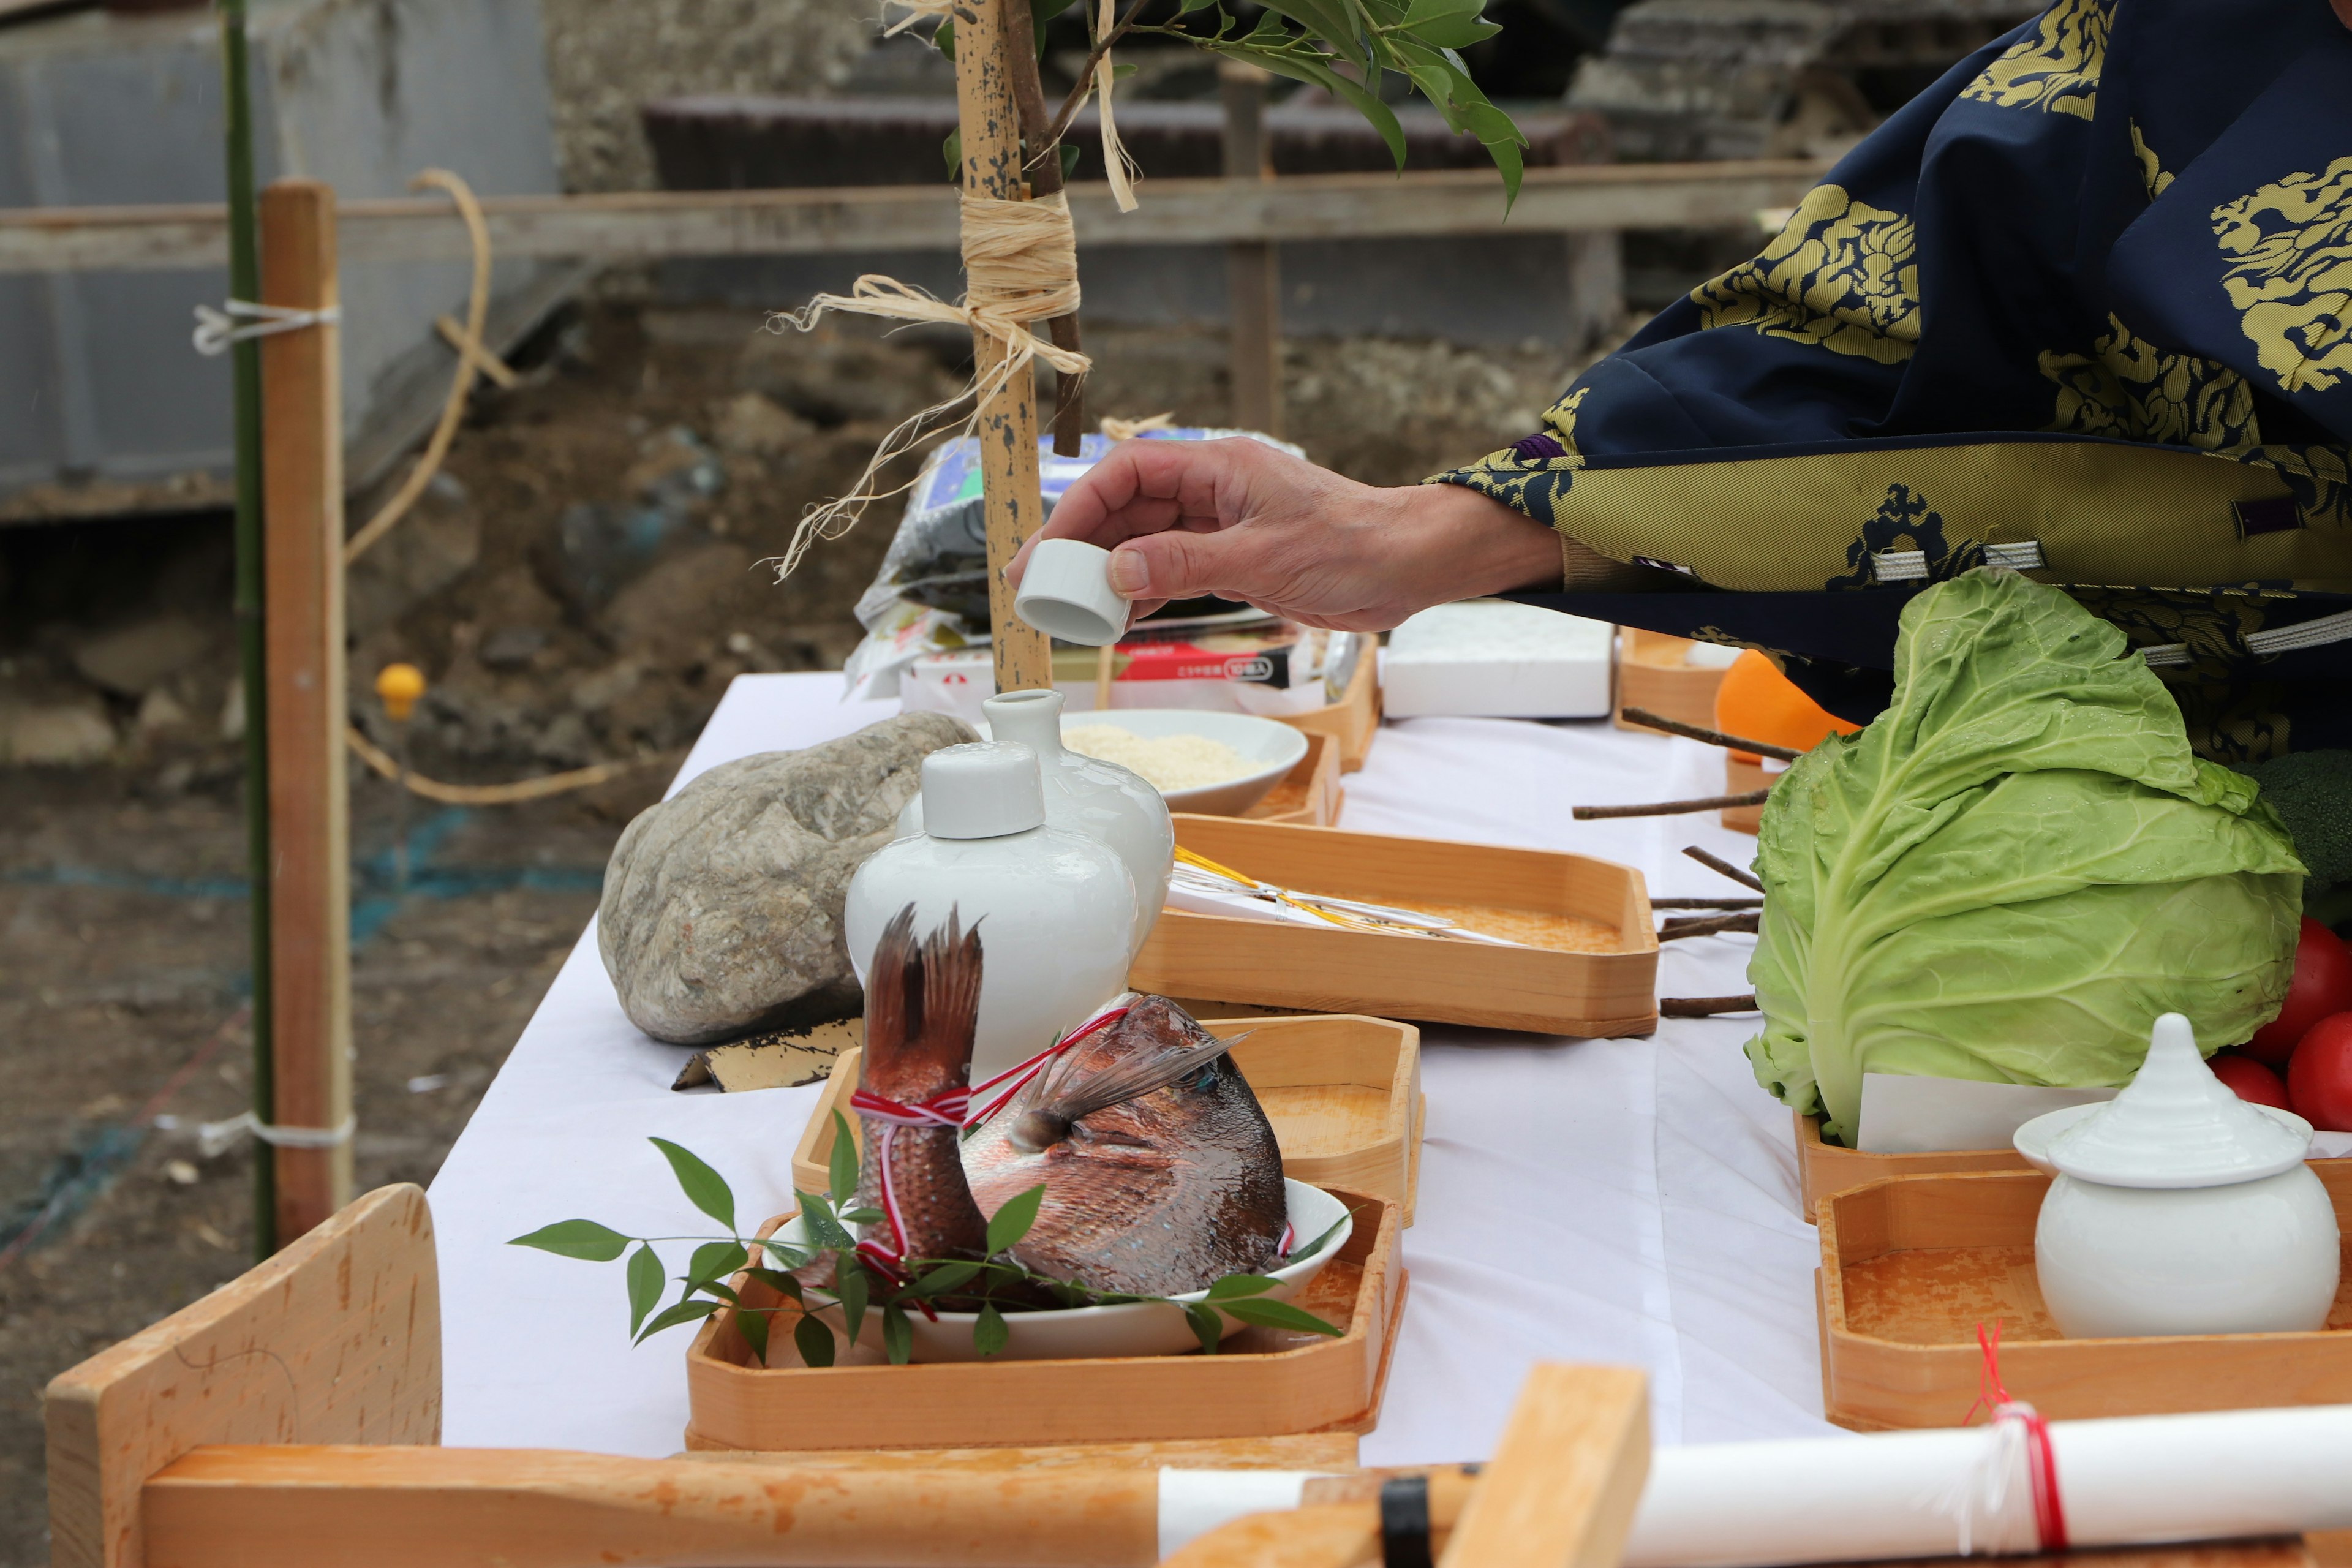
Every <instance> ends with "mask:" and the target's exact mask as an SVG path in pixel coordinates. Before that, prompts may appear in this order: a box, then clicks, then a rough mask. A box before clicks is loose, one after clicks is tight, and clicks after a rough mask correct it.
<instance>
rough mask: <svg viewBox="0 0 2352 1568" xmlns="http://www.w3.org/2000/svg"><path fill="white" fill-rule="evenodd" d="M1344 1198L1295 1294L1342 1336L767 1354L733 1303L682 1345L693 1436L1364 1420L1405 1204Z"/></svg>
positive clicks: (1181, 1427)
mask: <svg viewBox="0 0 2352 1568" xmlns="http://www.w3.org/2000/svg"><path fill="white" fill-rule="evenodd" d="M1334 1195H1336V1196H1337V1197H1339V1199H1340V1201H1342V1202H1343V1203H1345V1204H1347V1205H1348V1206H1349V1209H1350V1210H1352V1211H1353V1212H1354V1214H1355V1216H1356V1229H1355V1234H1354V1235H1352V1236H1350V1237H1349V1238H1348V1244H1347V1245H1346V1246H1345V1247H1341V1248H1340V1249H1339V1256H1338V1257H1337V1258H1333V1259H1332V1260H1331V1262H1330V1263H1328V1264H1327V1265H1325V1267H1324V1268H1323V1271H1322V1272H1321V1273H1320V1274H1318V1275H1317V1276H1316V1278H1315V1281H1314V1283H1313V1284H1312V1285H1310V1286H1309V1287H1308V1288H1307V1289H1306V1291H1304V1292H1303V1293H1302V1294H1301V1295H1300V1296H1299V1297H1298V1298H1297V1305H1299V1306H1300V1307H1303V1308H1305V1309H1306V1310H1307V1311H1310V1312H1313V1313H1314V1314H1316V1315H1317V1316H1318V1317H1320V1318H1322V1319H1323V1320H1324V1321H1327V1322H1330V1323H1334V1324H1337V1325H1339V1327H1341V1328H1342V1329H1344V1330H1346V1332H1345V1334H1344V1335H1342V1336H1341V1337H1340V1338H1339V1339H1336V1340H1335V1339H1328V1338H1325V1337H1323V1336H1322V1335H1319V1334H1306V1333H1292V1332H1288V1331H1280V1330H1269V1329H1261V1328H1249V1329H1244V1330H1243V1331H1241V1332H1240V1333H1237V1334H1235V1335H1234V1336H1233V1337H1232V1338H1230V1339H1228V1340H1226V1341H1225V1342H1224V1347H1223V1349H1222V1350H1221V1351H1220V1352H1218V1353H1217V1354H1215V1355H1213V1356H1212V1355H1202V1354H1200V1353H1198V1352H1194V1353H1192V1354H1190V1355H1172V1356H1115V1357H1104V1358H1101V1359H1097V1360H1092V1361H1018V1362H1001V1363H991V1362H933V1363H922V1364H917V1365H912V1366H887V1365H866V1366H831V1367H810V1366H806V1365H803V1364H801V1363H800V1362H799V1361H798V1358H797V1357H796V1356H795V1354H794V1352H793V1346H792V1342H791V1338H790V1336H789V1335H786V1334H777V1335H774V1336H773V1337H772V1341H771V1343H770V1346H769V1355H770V1358H771V1360H770V1363H769V1364H768V1365H765V1366H761V1365H760V1364H758V1363H756V1362H755V1361H754V1360H753V1359H752V1355H751V1347H750V1346H749V1345H747V1344H745V1343H744V1342H743V1337H742V1335H741V1334H740V1333H738V1332H737V1331H736V1329H735V1325H734V1321H733V1309H731V1308H729V1309H722V1310H720V1311H719V1315H718V1316H716V1317H714V1318H712V1319H711V1320H710V1321H709V1322H707V1323H705V1324H704V1325H703V1327H702V1331H700V1332H699V1333H698V1334H697V1335H696V1336H695V1340H694V1345H693V1348H692V1349H690V1350H689V1351H688V1352H687V1365H686V1374H687V1388H688V1399H689V1402H690V1407H691V1411H692V1418H691V1423H690V1425H688V1427H687V1430H686V1446H687V1447H688V1448H700V1449H712V1448H750V1449H778V1448H811V1447H829V1448H940V1447H1017V1446H1023V1445H1059V1444H1070V1443H1136V1442H1151V1441H1161V1440H1167V1439H1175V1438H1211V1437H1265V1436H1283V1435H1287V1434H1293V1433H1305V1432H1326V1433H1347V1432H1369V1431H1370V1430H1371V1429H1372V1427H1373V1426H1374V1425H1376V1424H1377V1423H1378V1422H1379V1420H1380V1414H1381V1396H1382V1394H1383V1393H1384V1392H1385V1390H1386V1388H1387V1384H1388V1371H1389V1362H1390V1359H1391V1356H1392V1354H1393V1353H1394V1351H1395V1347H1396V1334H1397V1328H1398V1325H1399V1323H1400V1322H1401V1321H1402V1318H1403V1315H1404V1298H1405V1284H1406V1281H1405V1272H1404V1264H1403V1259H1402V1256H1401V1255H1400V1253H1399V1250H1398V1246H1397V1239H1398V1237H1399V1235H1400V1234H1401V1233H1402V1229H1403V1221H1404V1216H1403V1214H1402V1211H1401V1210H1400V1209H1399V1208H1398V1206H1397V1205H1394V1204H1386V1203H1381V1201H1379V1200H1378V1199H1376V1198H1371V1197H1367V1196H1365V1195H1363V1194H1358V1193H1347V1192H1342V1193H1338V1194H1334ZM790 1217H791V1216H790V1215H779V1216H778V1217H777V1218H775V1219H773V1220H771V1221H770V1222H769V1223H768V1224H767V1226H763V1227H762V1228H761V1233H760V1234H761V1235H762V1236H765V1235H767V1234H768V1233H769V1232H770V1231H772V1230H773V1229H774V1228H775V1227H776V1226H779V1225H782V1223H783V1222H784V1220H786V1219H788V1218H790ZM734 1288H735V1289H736V1290H737V1291H739V1292H740V1294H741V1295H742V1297H743V1300H744V1304H745V1305H747V1306H753V1307H761V1306H772V1305H773V1304H774V1303H775V1301H776V1300H777V1297H776V1295H775V1292H774V1291H772V1289H769V1288H768V1287H767V1286H764V1285H761V1284H760V1283H758V1282H757V1281H755V1280H753V1279H751V1278H750V1277H749V1276H748V1275H739V1276H737V1277H736V1279H735V1280H734Z"/></svg>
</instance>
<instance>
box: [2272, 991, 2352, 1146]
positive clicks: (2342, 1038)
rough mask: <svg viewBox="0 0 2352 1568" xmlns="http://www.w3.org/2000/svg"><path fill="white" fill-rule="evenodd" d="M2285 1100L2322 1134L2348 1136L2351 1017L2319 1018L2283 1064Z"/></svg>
mask: <svg viewBox="0 0 2352 1568" xmlns="http://www.w3.org/2000/svg"><path fill="white" fill-rule="evenodd" d="M2286 1096H2287V1099H2288V1100H2292V1101H2293V1102H2294V1104H2293V1107H2292V1109H2293V1110H2294V1113H2295V1114H2296V1115H2297V1116H2300V1117H2302V1118H2303V1119H2304V1120H2305V1121H2308V1122H2310V1123H2311V1124H2312V1125H2313V1126H2314V1127H2316V1128H2318V1129H2319V1130H2320V1131H2322V1132H2352V1013H2338V1014H2336V1016H2334V1017H2332V1018H2322V1019H2321V1020H2320V1021H2319V1022H2318V1023H2316V1024H2314V1025H2313V1026H2311V1027H2310V1029H2308V1030H2307V1031H2305V1034H2304V1037H2303V1043H2302V1044H2301V1045H2298V1046H2297V1047H2295V1048H2294V1061H2292V1062H2290V1063H2288V1064H2287V1069H2286Z"/></svg>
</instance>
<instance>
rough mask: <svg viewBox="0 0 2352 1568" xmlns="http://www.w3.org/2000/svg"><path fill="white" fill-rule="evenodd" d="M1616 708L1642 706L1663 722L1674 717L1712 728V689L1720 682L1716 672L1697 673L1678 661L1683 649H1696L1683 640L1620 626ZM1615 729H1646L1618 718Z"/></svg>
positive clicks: (1713, 690) (1696, 670)
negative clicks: (1662, 718)
mask: <svg viewBox="0 0 2352 1568" xmlns="http://www.w3.org/2000/svg"><path fill="white" fill-rule="evenodd" d="M1617 639H1618V640H1617V707H1618V709H1619V710H1621V711H1622V710H1624V709H1627V708H1646V709H1648V710H1650V711H1651V712H1653V713H1656V714H1659V715H1661V716H1663V717H1664V718H1668V719H1679V720H1681V721H1683V722H1684V723H1685V724H1696V725H1697V726H1698V727H1699V728H1700V729H1703V730H1712V729H1714V728H1715V689H1716V688H1717V687H1718V686H1721V685H1722V684H1723V671H1722V670H1720V669H1701V668H1695V667H1694V666H1691V665H1686V664H1685V663H1684V662H1683V654H1684V652H1685V650H1686V649H1689V648H1692V647H1696V646H1697V645H1696V644H1695V643H1693V642H1692V641H1691V640H1690V638H1688V637H1669V636H1668V635H1667V634H1665V633H1664V632H1645V631H1643V630H1641V629H1640V628H1639V627H1636V626H1622V627H1620V628H1619V629H1618V633H1617ZM1617 728H1619V729H1620V730H1646V729H1648V728H1649V726H1648V725H1646V724H1635V723H1631V722H1629V721H1626V720H1624V719H1622V718H1620V719H1619V720H1618V721H1617Z"/></svg>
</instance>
